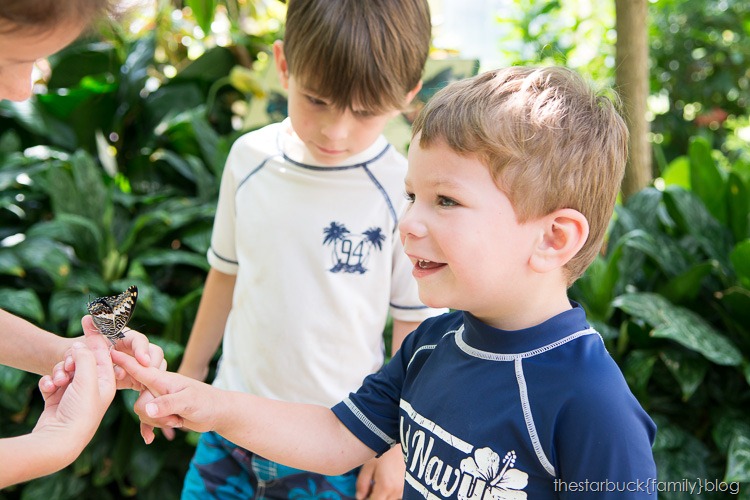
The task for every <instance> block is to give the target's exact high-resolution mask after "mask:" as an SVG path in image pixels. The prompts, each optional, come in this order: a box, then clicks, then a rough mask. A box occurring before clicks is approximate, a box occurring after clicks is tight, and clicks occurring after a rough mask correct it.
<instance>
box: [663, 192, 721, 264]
mask: <svg viewBox="0 0 750 500" xmlns="http://www.w3.org/2000/svg"><path fill="white" fill-rule="evenodd" d="M664 205H665V206H666V207H667V210H668V211H669V214H670V215H671V216H672V218H673V219H674V220H675V222H677V225H678V227H679V228H680V229H681V230H682V231H683V232H684V233H685V234H689V235H691V236H692V237H693V238H694V239H695V240H696V241H697V242H698V243H699V245H700V248H701V250H703V252H705V255H706V256H708V257H709V258H711V259H714V260H716V261H718V262H720V263H721V264H722V265H724V266H727V265H728V261H727V254H728V253H729V250H730V234H729V231H728V230H727V228H726V227H724V226H722V225H721V224H720V223H719V221H717V220H716V218H714V216H713V215H711V214H710V213H709V212H708V210H707V209H706V207H705V206H704V205H703V203H702V202H701V201H700V200H699V199H698V197H696V196H695V195H694V194H693V193H690V192H688V191H685V190H682V189H678V188H670V189H667V190H666V191H665V192H664ZM672 239H673V240H674V239H675V238H672ZM701 260H703V259H701Z"/></svg>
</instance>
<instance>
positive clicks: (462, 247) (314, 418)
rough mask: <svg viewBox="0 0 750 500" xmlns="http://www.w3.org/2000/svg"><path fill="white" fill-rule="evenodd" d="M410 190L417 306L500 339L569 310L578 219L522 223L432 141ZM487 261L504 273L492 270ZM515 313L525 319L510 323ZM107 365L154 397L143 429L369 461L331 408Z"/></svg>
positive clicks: (480, 176)
mask: <svg viewBox="0 0 750 500" xmlns="http://www.w3.org/2000/svg"><path fill="white" fill-rule="evenodd" d="M406 185H407V189H406V191H407V195H408V196H409V198H410V199H411V200H412V205H411V207H410V209H409V210H408V212H407V215H406V217H404V218H403V219H402V221H401V223H400V226H399V230H400V234H401V238H402V241H403V242H404V246H405V249H406V252H407V253H408V254H409V256H410V258H411V259H412V262H413V263H414V265H415V267H414V275H415V278H416V279H417V283H418V285H419V291H420V297H421V298H422V300H423V301H425V303H427V304H428V305H432V306H435V307H452V308H456V309H460V308H465V310H467V311H468V312H470V313H472V314H473V315H475V316H477V317H479V318H480V319H482V320H483V321H485V322H487V323H488V324H490V325H493V326H496V327H498V328H501V329H506V330H510V329H523V328H528V327H531V326H535V325H537V324H539V323H542V322H544V321H546V320H548V319H549V318H551V317H553V316H555V315H557V314H558V313H560V312H562V311H564V310H567V309H569V308H570V304H569V302H568V301H567V285H566V279H565V272H564V266H565V264H566V263H567V262H568V261H569V260H570V259H571V258H572V257H573V256H575V255H576V253H577V252H578V251H579V250H580V248H581V247H582V246H583V244H584V242H585V241H586V238H587V237H588V223H587V221H586V218H585V217H584V216H583V215H582V214H580V213H579V212H577V211H575V210H572V209H560V210H556V211H554V212H552V213H550V214H548V215H545V216H543V217H539V218H537V219H534V220H531V221H528V222H525V223H523V224H522V223H519V222H518V218H517V217H516V214H515V211H514V210H513V207H512V205H511V204H510V202H509V201H508V199H507V196H506V195H505V194H504V193H503V192H502V190H501V189H500V188H499V187H498V186H497V185H496V184H495V182H494V181H493V179H492V177H491V175H490V174H489V171H488V170H487V168H486V167H484V165H482V163H481V162H479V161H478V159H476V158H474V157H472V156H470V155H469V156H460V155H457V154H456V153H454V152H453V151H452V150H450V148H448V147H447V146H446V145H445V144H443V143H442V142H440V141H437V142H436V143H434V144H432V145H430V146H429V147H425V148H422V147H421V146H419V137H415V138H414V140H413V141H412V146H411V149H410V153H409V170H408V173H407V178H406ZM486 262H505V263H510V264H507V265H505V266H492V267H493V268H492V269H488V266H487V265H484V263H486ZM495 267H497V268H500V269H495ZM487 274H491V276H489V277H487V276H486V275H487ZM518 279H527V280H529V282H530V283H528V284H524V283H521V282H516V281H513V280H518ZM485 295H486V296H485ZM487 296H488V297H489V299H488V297H487ZM540 296H543V297H544V299H543V300H540V299H539V297H540ZM495 301H497V302H495ZM520 304H523V305H524V307H523V309H532V310H531V311H529V312H527V313H524V314H522V315H520V319H514V316H517V315H518V311H519V310H520V309H518V307H519V305H520ZM112 357H113V360H114V361H115V362H116V363H117V364H119V365H120V366H122V367H123V368H124V369H125V370H127V371H128V372H129V373H130V374H131V376H133V378H135V379H137V380H138V381H140V382H141V383H143V384H144V385H145V386H146V387H148V389H149V390H150V391H151V393H153V394H154V395H156V396H157V397H156V398H155V399H153V400H152V401H149V402H148V403H147V404H145V405H136V408H135V411H136V413H137V414H138V415H139V417H140V418H141V420H142V421H144V422H147V423H149V424H151V425H157V426H173V427H184V428H188V429H192V430H196V431H199V432H205V431H215V432H217V433H219V434H221V435H222V436H224V437H225V438H227V439H229V440H231V441H233V442H235V443H237V444H238V445H240V446H243V447H245V448H248V449H250V450H253V451H255V452H257V453H259V454H261V455H263V456H264V457H267V458H269V459H270V460H275V461H277V462H281V463H285V464H288V465H290V466H293V467H298V468H301V469H307V470H312V471H315V472H319V473H322V474H339V473H341V472H344V471H346V470H349V469H351V468H352V467H354V466H356V465H358V464H360V463H363V462H364V461H366V460H368V459H369V458H371V457H372V455H373V451H372V450H370V449H369V448H367V447H366V446H365V445H364V444H363V443H362V442H361V441H359V440H358V439H356V437H355V436H354V435H353V434H351V433H350V432H349V431H348V429H347V428H346V427H345V426H344V425H343V424H342V423H341V422H340V421H339V420H338V419H337V418H336V416H335V415H334V414H333V412H332V411H331V410H330V409H328V408H324V407H319V406H314V405H303V404H295V403H284V402H279V401H273V400H268V399H263V398H259V397H256V396H252V395H249V394H244V393H238V392H231V391H223V390H221V389H217V388H215V387H212V386H209V385H206V384H203V383H201V382H198V381H196V380H193V379H190V378H187V377H183V376H181V375H179V374H176V373H169V372H160V371H158V370H155V369H153V368H146V367H143V366H140V365H139V364H138V363H137V362H135V360H133V359H130V358H128V357H127V356H126V355H124V354H122V353H118V352H113V353H112ZM311 430H314V432H311ZM392 451H393V450H391V452H392Z"/></svg>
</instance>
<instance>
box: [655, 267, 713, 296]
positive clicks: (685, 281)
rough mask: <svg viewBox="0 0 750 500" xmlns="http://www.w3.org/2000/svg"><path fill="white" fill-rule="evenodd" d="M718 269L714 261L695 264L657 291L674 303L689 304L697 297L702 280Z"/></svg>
mask: <svg viewBox="0 0 750 500" xmlns="http://www.w3.org/2000/svg"><path fill="white" fill-rule="evenodd" d="M718 267H719V265H718V263H717V262H716V261H710V262H703V263H700V264H696V265H694V266H692V267H690V268H689V269H688V270H687V271H685V272H683V273H682V274H679V275H677V276H675V277H674V278H671V279H669V280H668V281H667V282H666V283H664V284H663V285H661V286H659V288H658V290H657V291H658V292H659V294H660V295H663V296H664V297H666V298H667V299H668V300H669V301H671V302H674V303H683V302H691V301H693V300H695V299H696V297H698V294H699V293H700V291H701V284H702V283H703V280H704V278H705V277H706V276H709V275H710V274H711V272H713V271H715V270H717V269H718Z"/></svg>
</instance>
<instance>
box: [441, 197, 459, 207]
mask: <svg viewBox="0 0 750 500" xmlns="http://www.w3.org/2000/svg"><path fill="white" fill-rule="evenodd" d="M437 202H438V205H440V206H441V207H455V206H457V205H458V202H457V201H456V200H454V199H452V198H448V197H447V196H438V198H437Z"/></svg>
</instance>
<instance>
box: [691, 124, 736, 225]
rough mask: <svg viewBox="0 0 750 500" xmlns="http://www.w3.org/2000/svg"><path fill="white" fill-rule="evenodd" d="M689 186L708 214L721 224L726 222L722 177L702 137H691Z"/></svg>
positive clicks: (709, 147) (708, 145) (707, 144)
mask: <svg viewBox="0 0 750 500" xmlns="http://www.w3.org/2000/svg"><path fill="white" fill-rule="evenodd" d="M688 156H689V158H690V185H691V187H692V190H693V192H694V193H695V194H697V195H698V196H699V197H700V199H701V200H703V203H704V204H705V205H706V208H707V209H708V211H709V212H711V214H712V215H713V216H714V217H715V218H716V219H717V220H719V221H720V222H721V223H722V224H724V223H726V221H727V212H726V203H725V200H724V192H725V190H724V177H723V175H722V173H721V171H720V170H719V168H718V166H717V165H716V162H715V161H714V159H713V158H712V156H711V144H709V142H708V141H707V140H706V139H704V138H703V137H693V138H691V140H690V145H689V147H688Z"/></svg>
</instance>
